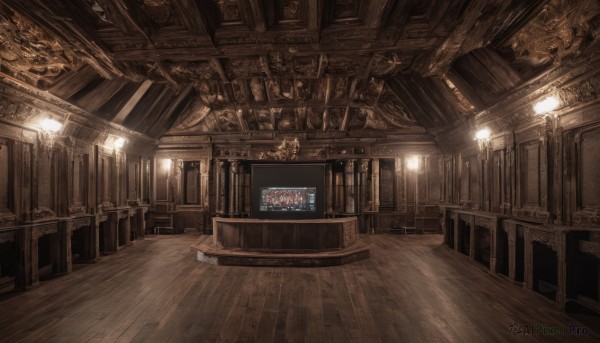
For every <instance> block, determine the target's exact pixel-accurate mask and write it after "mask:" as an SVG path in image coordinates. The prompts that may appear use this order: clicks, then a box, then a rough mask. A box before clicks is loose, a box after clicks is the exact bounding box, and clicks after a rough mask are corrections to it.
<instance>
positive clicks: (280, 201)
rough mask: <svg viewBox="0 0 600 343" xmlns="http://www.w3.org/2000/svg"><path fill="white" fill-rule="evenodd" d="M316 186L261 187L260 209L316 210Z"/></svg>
mask: <svg viewBox="0 0 600 343" xmlns="http://www.w3.org/2000/svg"><path fill="white" fill-rule="evenodd" d="M316 202H317V188H316V187H261V188H260V205H259V206H260V211H273V212H315V211H317V203H316Z"/></svg>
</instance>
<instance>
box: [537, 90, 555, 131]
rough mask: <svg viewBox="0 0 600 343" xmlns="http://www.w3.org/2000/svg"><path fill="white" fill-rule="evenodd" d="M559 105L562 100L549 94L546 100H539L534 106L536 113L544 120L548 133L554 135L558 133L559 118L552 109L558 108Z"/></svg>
mask: <svg viewBox="0 0 600 343" xmlns="http://www.w3.org/2000/svg"><path fill="white" fill-rule="evenodd" d="M559 105H560V102H559V101H558V99H557V98H555V97H553V96H549V97H547V98H545V99H544V100H541V101H538V102H537V103H536V104H535V106H533V110H534V111H535V115H536V116H537V117H540V118H542V119H543V120H544V129H545V130H546V134H550V135H554V134H555V133H556V129H557V127H558V122H557V120H558V119H557V116H556V115H554V113H552V111H554V110H555V109H556V108H558V106H559ZM540 134H541V133H540Z"/></svg>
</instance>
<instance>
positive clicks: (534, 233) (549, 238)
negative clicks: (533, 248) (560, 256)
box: [529, 227, 560, 252]
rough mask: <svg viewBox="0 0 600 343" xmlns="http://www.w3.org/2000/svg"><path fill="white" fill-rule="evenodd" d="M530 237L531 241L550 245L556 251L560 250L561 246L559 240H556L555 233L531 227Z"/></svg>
mask: <svg viewBox="0 0 600 343" xmlns="http://www.w3.org/2000/svg"><path fill="white" fill-rule="evenodd" d="M529 239H530V240H531V242H539V243H542V244H544V245H546V246H548V247H550V248H551V249H552V250H554V251H555V252H558V251H559V249H560V247H559V246H558V242H557V240H556V235H555V234H553V233H549V232H545V231H540V230H536V229H534V228H531V227H530V228H529Z"/></svg>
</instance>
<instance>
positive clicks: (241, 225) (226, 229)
mask: <svg viewBox="0 0 600 343" xmlns="http://www.w3.org/2000/svg"><path fill="white" fill-rule="evenodd" d="M213 231H214V232H213V239H214V245H215V246H217V247H220V248H224V249H241V250H245V251H261V252H319V251H331V250H339V249H343V248H347V247H349V246H350V245H352V244H353V243H354V242H355V241H356V239H357V236H358V227H357V222H356V217H348V218H335V219H303V220H275V219H247V218H219V217H217V218H213Z"/></svg>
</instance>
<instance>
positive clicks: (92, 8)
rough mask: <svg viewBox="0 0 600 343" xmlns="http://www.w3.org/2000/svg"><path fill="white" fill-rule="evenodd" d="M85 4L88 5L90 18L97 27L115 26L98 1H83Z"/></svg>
mask: <svg viewBox="0 0 600 343" xmlns="http://www.w3.org/2000/svg"><path fill="white" fill-rule="evenodd" d="M83 2H84V3H85V5H87V10H88V11H89V12H88V13H89V14H90V18H92V20H93V21H94V24H95V26H96V27H101V26H106V25H110V26H112V25H113V23H112V21H111V20H110V19H109V18H108V13H107V11H106V10H105V9H104V7H103V6H102V5H101V4H100V2H98V0H83Z"/></svg>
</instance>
